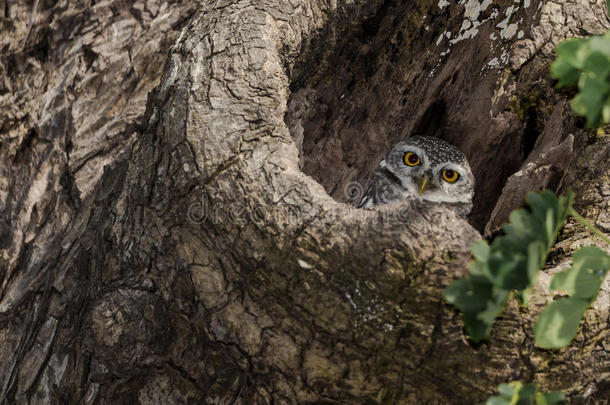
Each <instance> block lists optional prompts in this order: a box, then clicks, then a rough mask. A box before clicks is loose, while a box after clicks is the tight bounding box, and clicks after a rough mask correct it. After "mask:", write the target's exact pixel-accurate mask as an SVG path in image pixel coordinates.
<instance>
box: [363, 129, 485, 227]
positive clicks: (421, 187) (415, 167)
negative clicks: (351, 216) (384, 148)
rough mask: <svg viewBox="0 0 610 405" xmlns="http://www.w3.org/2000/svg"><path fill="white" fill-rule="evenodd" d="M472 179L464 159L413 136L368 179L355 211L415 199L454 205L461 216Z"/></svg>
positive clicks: (468, 201)
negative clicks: (409, 198)
mask: <svg viewBox="0 0 610 405" xmlns="http://www.w3.org/2000/svg"><path fill="white" fill-rule="evenodd" d="M473 194H474V175H473V174H472V171H471V170H470V166H469V165H468V162H467V161H466V157H465V156H464V154H463V153H462V152H460V151H459V150H458V149H457V148H456V147H455V146H453V145H450V144H448V143H447V142H445V141H443V140H441V139H439V138H432V137H426V136H414V137H412V138H408V139H407V140H405V141H404V142H399V143H397V144H396V145H394V147H392V149H391V150H390V152H389V153H388V154H387V155H386V157H385V159H384V160H382V161H381V163H380V164H379V167H378V168H377V169H376V170H375V171H374V172H373V174H372V175H371V179H370V181H369V187H368V189H367V191H366V193H365V194H364V196H363V197H362V199H361V200H360V203H359V204H358V208H370V207H373V206H375V205H379V204H386V203H389V202H392V201H397V200H402V199H404V198H408V197H410V196H411V197H415V198H419V199H422V200H426V201H432V202H447V203H455V204H457V211H458V212H459V213H460V214H461V215H464V216H465V215H468V214H469V213H470V210H471V209H472V196H473Z"/></svg>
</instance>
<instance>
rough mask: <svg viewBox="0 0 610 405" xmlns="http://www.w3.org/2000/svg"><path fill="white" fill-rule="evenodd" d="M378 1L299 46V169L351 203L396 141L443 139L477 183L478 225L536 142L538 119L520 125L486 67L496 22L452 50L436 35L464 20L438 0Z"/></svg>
mask: <svg viewBox="0 0 610 405" xmlns="http://www.w3.org/2000/svg"><path fill="white" fill-rule="evenodd" d="M378 3H380V4H379V5H378V6H377V8H376V9H375V10H374V12H371V13H368V14H366V13H361V14H360V17H359V18H361V20H360V21H358V22H354V21H353V19H350V18H345V19H336V20H333V22H332V24H334V25H333V26H332V27H331V28H327V29H326V30H322V32H321V34H320V36H319V38H315V39H313V40H311V39H310V40H309V41H308V43H307V44H304V45H303V53H302V56H301V58H300V60H299V61H298V63H297V64H296V65H295V67H294V71H293V74H292V79H293V82H292V85H291V96H290V99H289V103H288V113H287V115H286V117H285V120H286V124H287V125H288V128H289V129H290V131H291V134H292V136H293V139H294V140H295V142H296V144H297V146H298V147H299V150H300V163H301V167H302V170H303V171H304V172H305V173H306V174H308V175H310V176H312V177H313V178H314V179H315V180H317V181H318V182H319V183H320V184H322V185H323V186H324V187H325V189H326V190H327V192H328V193H329V194H330V195H331V196H332V197H333V198H335V199H336V200H338V201H341V202H353V201H354V188H353V184H354V183H357V184H360V185H361V187H362V188H363V189H366V186H367V183H368V178H369V176H370V174H371V172H372V171H373V170H374V169H375V168H376V167H377V166H378V164H379V162H380V161H381V160H382V159H383V157H384V155H385V154H386V153H387V151H388V150H389V149H390V148H391V147H392V145H394V144H395V143H397V142H399V141H401V140H404V139H406V138H408V137H411V136H414V135H426V136H434V137H438V138H441V139H443V140H445V141H447V142H449V143H451V144H453V145H455V146H456V147H458V149H460V150H461V151H462V152H463V153H464V154H465V155H466V157H467V159H468V161H469V163H470V166H471V168H472V170H473V173H474V175H475V178H476V187H475V197H474V208H473V210H472V213H471V214H470V216H469V221H470V222H471V223H472V225H473V226H474V227H475V228H477V229H479V230H481V231H482V230H483V229H484V227H485V224H486V222H487V220H488V219H489V217H490V214H491V212H492V210H493V208H494V205H495V203H496V201H497V199H498V197H499V196H500V194H501V191H502V187H503V186H504V184H505V182H506V179H507V178H508V177H509V176H510V175H511V174H513V173H515V172H516V171H517V170H518V169H519V168H520V166H521V165H522V163H523V162H524V159H525V157H526V156H527V153H528V151H531V150H532V148H533V147H534V144H535V142H536V135H537V132H538V131H539V130H540V128H539V125H538V118H539V117H537V116H536V111H535V110H532V111H529V110H528V111H527V114H526V115H527V119H526V120H525V121H526V125H524V124H523V123H522V121H521V120H520V119H519V118H517V115H516V114H512V113H511V111H510V100H501V102H498V101H497V100H495V101H494V92H495V90H496V89H497V74H495V73H494V74H491V73H490V72H489V67H488V65H487V63H488V61H489V60H491V59H492V58H493V57H494V55H493V54H491V50H490V48H491V47H490V44H489V41H490V40H491V39H489V37H490V35H489V33H490V32H491V30H492V29H493V27H489V26H486V25H485V26H482V27H481V29H480V31H481V32H480V33H479V37H478V39H477V41H463V42H460V43H459V44H457V45H455V46H453V48H451V52H449V48H448V46H447V43H446V41H445V42H442V44H445V45H446V46H439V45H437V42H438V37H439V35H441V34H442V33H443V32H447V31H449V30H452V29H453V30H455V29H459V25H457V24H459V23H460V22H461V20H460V21H457V19H456V18H454V16H452V15H450V14H449V13H448V12H442V11H441V10H439V9H438V7H436V4H435V3H434V4H433V3H432V2H430V4H424V3H427V2H418V3H412V4H405V3H404V2H400V1H397V0H395V1H393V0H388V1H384V2H378ZM329 32H332V33H333V34H334V35H332V38H333V40H332V41H329V36H328V35H327V34H328V33H329ZM524 152H526V153H525V154H524ZM524 155H525V156H524Z"/></svg>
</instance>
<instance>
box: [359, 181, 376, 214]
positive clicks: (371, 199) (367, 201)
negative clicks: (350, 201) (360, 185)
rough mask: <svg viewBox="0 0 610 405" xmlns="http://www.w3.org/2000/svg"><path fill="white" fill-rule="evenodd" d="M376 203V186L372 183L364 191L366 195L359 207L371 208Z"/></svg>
mask: <svg viewBox="0 0 610 405" xmlns="http://www.w3.org/2000/svg"><path fill="white" fill-rule="evenodd" d="M374 205H375V187H374V185H373V183H372V184H370V185H369V188H368V189H367V190H366V193H364V196H363V197H362V199H361V200H360V202H359V203H358V208H371V207H372V206H374Z"/></svg>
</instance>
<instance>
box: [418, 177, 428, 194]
mask: <svg viewBox="0 0 610 405" xmlns="http://www.w3.org/2000/svg"><path fill="white" fill-rule="evenodd" d="M429 184H430V177H428V176H424V177H422V178H421V180H420V183H419V195H422V194H423V193H424V191H426V189H427V188H428V185H429Z"/></svg>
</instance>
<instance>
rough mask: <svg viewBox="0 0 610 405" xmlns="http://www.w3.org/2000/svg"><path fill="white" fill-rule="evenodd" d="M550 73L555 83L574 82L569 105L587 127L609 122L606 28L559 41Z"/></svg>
mask: <svg viewBox="0 0 610 405" xmlns="http://www.w3.org/2000/svg"><path fill="white" fill-rule="evenodd" d="M608 7H609V8H610V0H608ZM551 74H552V76H553V77H554V78H555V79H557V80H558V82H557V87H568V86H573V85H575V84H578V94H577V95H576V97H574V99H573V100H572V109H573V110H574V112H576V113H577V114H579V115H583V116H585V117H586V118H587V127H589V128H593V127H598V126H600V125H603V124H607V123H610V31H608V32H606V33H605V34H604V35H600V36H591V37H588V38H570V39H567V40H565V41H563V42H561V43H560V44H559V45H557V59H556V60H555V62H553V64H552V65H551Z"/></svg>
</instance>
